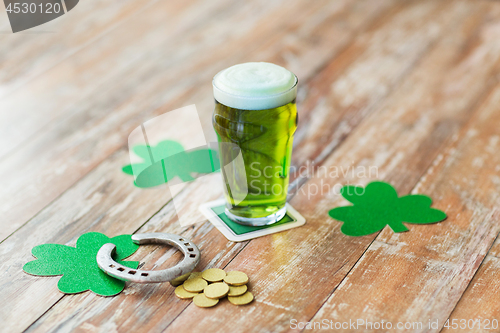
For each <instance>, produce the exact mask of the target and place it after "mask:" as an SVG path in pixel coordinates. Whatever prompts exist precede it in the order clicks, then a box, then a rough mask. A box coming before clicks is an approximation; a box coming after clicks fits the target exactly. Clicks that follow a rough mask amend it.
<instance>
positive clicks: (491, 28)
mask: <svg viewBox="0 0 500 333" xmlns="http://www.w3.org/2000/svg"><path fill="white" fill-rule="evenodd" d="M1 10H2V13H1V15H0V18H1V19H0V25H1V29H0V30H2V34H0V40H1V42H0V82H1V85H0V140H1V141H0V142H1V144H0V174H2V176H3V179H2V186H0V212H1V215H0V216H1V222H0V223H1V228H0V241H1V243H0V267H1V268H0V274H1V275H0V276H1V278H0V299H1V300H2V301H1V302H0V323H1V324H0V331H2V332H18V331H23V330H27V331H29V332H32V331H36V332H47V331H57V332H68V331H73V330H74V331H82V332H83V331H84V332H131V331H138V332H160V331H166V332H237V331H238V332H280V331H289V330H293V331H301V330H302V329H301V328H303V329H305V327H304V326H303V325H304V324H305V323H306V322H312V323H313V324H314V323H316V325H319V323H322V324H324V323H325V322H324V321H323V320H326V322H327V323H328V325H333V327H334V328H335V325H337V327H339V326H338V325H339V324H338V323H340V324H341V325H344V328H343V329H341V330H342V331H346V332H347V331H356V330H355V329H354V328H353V327H352V326H349V327H347V326H346V324H345V323H349V321H351V322H352V321H357V320H364V321H365V322H371V323H372V325H373V327H372V328H371V329H370V327H369V326H368V327H365V326H359V327H358V330H357V331H378V332H385V331H388V329H387V322H390V323H391V325H392V328H393V330H392V331H409V332H437V331H441V330H442V331H444V332H448V331H450V332H455V331H461V332H480V331H481V332H482V331H484V332H492V331H500V329H499V328H497V329H492V328H494V327H495V324H494V323H495V321H494V319H495V320H499V319H500V278H499V275H500V259H499V255H500V241H496V238H497V235H498V233H499V232H500V223H499V222H500V221H499V219H500V212H499V210H498V207H499V204H500V197H499V193H500V132H499V131H500V130H499V129H500V107H499V105H500V83H499V80H498V78H499V75H500V2H498V1H487V0H479V1H472V0H470V1H466V0H464V1H458V0H457V1H430V0H425V1H416V0H415V1H402V0H401V1H398V0H378V1H373V0H335V1H333V0H315V1H305V0H288V1H283V0H273V1H269V0H256V1H240V2H234V1H229V0H218V1H202V0H192V1H186V0H169V1H155V0H148V1H144V0H121V1H104V0H86V1H81V2H80V3H79V4H78V6H77V7H76V8H75V9H73V10H72V11H71V12H70V13H69V14H67V15H64V16H62V17H60V18H58V19H56V20H54V21H52V22H50V23H47V24H45V25H43V26H40V27H37V28H34V29H31V30H29V31H27V32H20V33H17V34H12V33H10V32H9V29H10V28H9V25H8V21H7V18H6V15H5V12H3V10H4V8H3V6H2V9H1ZM246 61H269V62H274V63H277V64H280V65H283V66H285V67H287V68H289V69H290V70H292V71H293V72H295V73H296V74H297V76H298V77H299V79H300V84H299V96H298V99H297V103H298V109H299V114H300V116H299V118H300V119H299V127H298V130H297V132H296V136H295V148H294V152H293V167H294V168H300V166H304V165H312V163H314V165H315V166H316V167H319V166H325V167H328V168H331V167H338V168H344V170H346V169H349V168H356V167H358V166H364V167H369V166H372V167H376V170H377V172H376V174H370V175H368V176H367V177H359V176H358V175H357V174H354V175H353V174H351V173H346V174H345V175H344V174H340V175H338V177H327V176H320V175H318V174H310V175H309V177H294V179H292V185H291V192H292V193H291V195H290V203H291V204H292V205H293V206H294V207H295V208H296V209H297V210H298V211H299V212H300V213H301V214H302V215H303V216H304V217H305V218H306V219H307V223H306V224H305V226H303V227H300V228H298V229H293V230H290V231H287V232H283V233H279V234H275V235H272V236H267V237H262V238H258V239H254V240H252V241H247V242H241V243H233V242H229V241H227V240H226V239H225V238H224V237H223V236H222V235H221V234H220V233H219V232H218V231H217V230H216V229H214V228H213V227H212V225H211V224H209V223H208V222H203V223H198V224H194V225H191V226H187V227H182V226H181V225H180V224H179V223H178V222H177V219H176V216H175V214H174V213H173V205H172V201H171V197H169V195H168V193H166V192H165V190H164V189H156V188H154V189H148V190H144V189H140V188H137V187H134V186H133V183H132V180H131V178H130V177H129V176H127V175H125V174H124V173H122V172H121V167H122V166H124V165H125V164H127V163H128V162H129V155H128V145H127V137H128V135H129V134H130V132H131V131H132V130H133V129H134V128H135V127H137V126H138V125H139V124H140V123H141V122H144V121H146V120H148V119H152V118H154V117H155V116H158V115H161V114H163V113H165V112H167V111H170V110H174V109H177V108H179V107H182V106H185V105H189V104H196V106H197V108H198V111H199V112H200V115H201V116H202V122H203V124H204V125H206V126H209V124H210V116H211V113H212V110H213V99H212V92H211V79H212V77H213V75H214V74H215V73H217V72H218V71H219V70H221V69H223V68H225V67H228V66H230V65H233V64H235V63H241V62H246ZM374 179H381V180H384V181H387V182H390V183H391V184H393V185H394V186H395V187H396V189H397V190H398V192H399V193H400V194H401V195H402V194H408V193H422V194H426V195H429V196H431V197H432V198H433V199H434V207H436V208H439V209H442V210H444V211H446V212H447V214H448V219H447V220H446V221H445V222H442V223H438V224H434V225H408V227H409V228H410V231H409V232H405V233H394V232H392V231H391V230H390V229H389V228H388V227H386V228H385V229H384V230H383V231H382V232H380V233H376V234H373V235H369V236H364V237H349V236H345V235H343V234H342V233H341V232H340V227H341V225H342V224H341V223H340V222H338V221H335V220H333V219H331V218H329V217H328V211H329V210H330V209H332V208H334V207H337V206H340V205H345V204H347V202H346V201H345V200H344V199H342V198H341V197H340V196H339V195H337V194H334V193H321V191H319V192H318V191H317V192H318V193H316V194H314V193H313V191H312V190H311V189H312V188H313V187H314V186H316V187H317V188H318V186H322V185H325V184H328V185H329V186H332V187H333V186H335V185H339V184H340V185H342V184H347V183H351V184H352V183H356V184H362V185H364V184H366V183H368V182H369V181H371V180H374ZM183 195H185V196H186V198H187V199H186V200H187V201H186V202H187V204H191V205H192V206H193V209H196V207H197V205H199V204H201V203H203V202H205V201H208V200H209V199H212V198H211V197H210V196H211V193H210V192H209V193H201V189H200V188H199V187H197V186H190V185H188V186H186V188H185V189H184V190H183ZM89 231H98V232H102V233H105V234H107V235H108V236H115V235H118V234H123V233H141V232H173V233H178V234H182V235H185V236H186V237H189V238H191V239H192V240H194V242H196V243H197V244H198V245H199V247H200V250H201V252H202V260H201V262H200V264H199V266H198V268H199V269H200V270H202V269H205V268H209V267H219V268H225V269H228V270H242V271H245V272H246V273H247V274H248V275H249V277H250V280H251V285H250V288H251V290H252V291H253V293H254V295H255V301H254V302H253V303H252V304H251V305H248V306H246V307H235V306H233V305H231V304H229V303H228V302H227V301H226V302H222V303H221V304H219V305H218V306H217V307H215V308H212V309H200V308H197V307H196V306H194V304H192V303H191V302H189V301H184V300H179V299H177V298H176V297H175V295H174V293H173V291H174V289H173V288H172V287H171V286H170V285H169V284H168V283H165V284H159V285H139V284H129V285H128V286H127V288H126V289H125V291H124V292H123V293H121V294H120V295H118V296H116V297H101V296H97V295H95V294H93V293H92V292H85V293H82V294H77V295H64V294H62V293H60V292H59V291H58V290H57V286H56V285H57V280H58V278H56V277H33V276H30V275H27V274H25V273H23V272H22V266H23V265H24V264H25V263H26V262H28V261H29V260H32V259H33V258H32V256H31V254H30V249H31V248H32V247H33V246H35V245H38V244H43V243H59V244H68V245H74V244H75V241H76V239H77V238H78V236H80V235H81V234H82V233H85V232H89ZM172 253H173V251H172V250H165V249H163V248H156V247H153V246H141V247H140V249H139V251H137V252H136V254H134V255H133V257H131V259H137V260H141V261H143V262H145V263H146V265H145V268H148V267H149V268H156V269H159V268H161V267H166V266H168V265H169V264H171V262H172V261H175V260H178V259H179V256H178V255H173V256H171V255H172ZM447 319H450V321H449V326H450V328H446V327H444V325H445V324H446V320H447ZM470 319H472V320H480V321H481V328H479V324H478V322H476V324H475V325H474V328H473V329H471V328H470V327H471V323H472V321H471V322H469V320H470ZM464 320H466V321H467V325H469V328H466V329H460V327H463V322H464ZM382 321H383V322H384V323H386V325H385V326H384V327H385V328H382V326H379V328H378V329H377V328H376V327H377V323H378V324H379V325H381V323H382ZM488 321H489V328H490V329H489V330H487V329H485V325H487V323H488ZM429 322H430V323H431V324H432V325H431V327H430V328H429ZM397 323H402V324H403V325H406V328H405V327H404V326H399V329H397V326H396V325H397ZM415 323H416V324H415ZM418 323H422V326H420V327H419V324H418ZM434 323H435V324H434ZM497 323H498V322H497ZM453 324H457V326H458V329H453V326H454V325H453ZM316 328H318V326H316ZM306 331H307V330H306Z"/></svg>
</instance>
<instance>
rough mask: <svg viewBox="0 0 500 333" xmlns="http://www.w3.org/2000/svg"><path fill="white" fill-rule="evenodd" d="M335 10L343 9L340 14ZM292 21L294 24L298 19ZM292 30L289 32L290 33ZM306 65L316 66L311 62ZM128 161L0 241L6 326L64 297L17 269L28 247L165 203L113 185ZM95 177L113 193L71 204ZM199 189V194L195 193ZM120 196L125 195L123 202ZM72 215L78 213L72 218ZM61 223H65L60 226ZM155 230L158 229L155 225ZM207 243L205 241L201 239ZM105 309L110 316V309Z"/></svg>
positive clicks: (127, 221) (67, 238)
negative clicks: (5, 279)
mask: <svg viewBox="0 0 500 333" xmlns="http://www.w3.org/2000/svg"><path fill="white" fill-rule="evenodd" d="M390 3H391V2H387V3H386V5H389V4H390ZM379 6H380V3H379ZM308 7H309V8H311V9H313V10H312V11H311V13H314V12H315V11H317V10H318V9H319V8H320V7H321V6H318V7H311V6H308ZM378 8H380V9H381V10H382V9H383V7H378ZM321 9H322V10H324V9H325V7H324V6H322V7H321ZM331 9H332V13H331V15H341V14H342V10H344V9H343V8H340V9H337V10H336V9H335V8H331ZM338 10H341V11H340V12H338ZM303 12H304V13H305V14H309V13H310V12H308V11H303ZM361 13H362V12H358V11H356V12H355V14H354V15H356V16H359V15H360V14H361ZM368 13H369V14H370V16H369V17H376V16H377V15H378V14H379V13H380V12H377V11H371V12H368ZM372 15H373V16H372ZM285 18H286V17H285ZM296 18H297V19H303V20H306V19H307V16H297V17H296ZM328 18H329V16H326V17H325V19H328ZM347 18H348V19H351V20H352V21H354V23H356V24H361V26H363V24H366V17H365V19H364V20H362V19H361V18H359V19H356V20H354V19H353V17H350V16H347ZM287 21H289V20H287ZM294 22H295V23H296V22H297V21H294ZM294 22H292V23H294ZM299 22H300V21H299ZM318 23H321V22H318ZM275 24H280V22H279V21H278V22H275ZM261 26H264V27H266V29H269V28H274V27H273V26H270V27H269V26H266V25H261ZM328 28H329V26H325V27H324V28H323V29H322V30H321V32H320V31H317V33H318V36H324V38H325V39H324V42H325V43H326V42H328V41H329V40H328V39H327V37H328V34H329V33H330V31H331V30H329V29H328ZM357 28H359V26H354V27H352V29H353V30H354V31H355V29H357ZM266 29H264V30H263V31H262V33H263V34H265V33H267V30H266ZM284 33H285V32H284ZM290 33H292V34H293V31H292V32H290ZM285 34H286V33H285ZM342 45H343V44H336V47H338V48H340V47H342ZM328 46H329V45H328ZM316 47H317V49H318V50H321V49H322V48H324V50H327V49H328V52H334V51H335V48H334V49H330V47H325V45H323V47H322V46H320V45H317V46H316ZM261 51H262V52H264V51H266V52H269V51H268V49H267V47H265V48H263V50H261ZM323 52H325V53H326V54H327V53H328V52H326V51H323ZM247 56H248V55H247ZM297 59H298V58H297ZM303 61H307V62H311V59H303ZM318 66H320V64H318ZM310 68H314V67H313V66H310ZM304 74H307V73H304ZM172 103H173V104H175V101H173V102H172ZM209 103H210V104H212V103H213V102H212V101H211V100H210V102H209ZM126 160H127V152H125V151H121V152H119V153H118V154H117V155H116V156H114V157H113V160H112V161H109V162H108V161H106V162H105V163H104V164H103V165H100V166H99V167H98V168H97V169H95V170H93V171H92V173H91V174H89V175H87V176H86V177H85V178H84V179H83V180H82V181H80V182H79V183H78V184H77V185H75V186H74V187H73V188H72V189H71V190H69V191H68V192H66V193H65V194H64V195H62V196H61V197H60V198H58V199H57V201H56V202H54V203H53V204H51V206H50V207H53V208H49V207H47V208H46V209H45V210H43V211H42V212H41V213H39V214H38V215H37V216H36V217H35V218H33V219H32V220H30V221H29V223H28V224H27V225H25V226H24V227H23V228H22V229H20V230H19V231H18V232H16V233H15V234H13V235H12V236H11V237H10V238H8V239H7V240H5V241H4V242H3V243H2V244H1V245H0V249H2V250H0V251H1V252H0V253H1V257H2V258H3V259H5V261H4V262H3V265H2V267H1V270H3V271H5V272H6V275H7V276H9V277H11V276H14V275H16V276H17V275H20V276H19V280H17V281H11V280H10V279H11V278H9V281H8V282H6V283H5V284H3V285H2V288H0V292H1V293H2V298H4V297H5V298H11V299H15V301H14V302H15V303H16V305H15V306H12V305H13V304H11V305H10V306H9V309H2V311H0V313H2V314H5V317H6V318H9V320H8V323H9V325H10V326H8V327H9V329H12V330H16V329H20V328H24V327H27V326H28V325H29V323H30V321H33V320H34V319H35V318H37V316H39V315H41V314H42V313H43V312H44V311H46V309H47V308H48V307H50V305H51V304H53V303H55V302H56V301H57V300H59V299H60V298H61V297H62V295H61V294H59V293H58V292H57V291H56V289H55V281H54V280H55V279H44V278H41V279H38V278H33V277H29V276H26V275H24V274H22V273H21V271H20V269H21V267H22V264H23V263H24V262H26V261H27V260H30V255H29V249H30V248H31V247H32V246H34V245H36V244H39V243H44V242H57V243H66V242H71V241H72V240H73V241H74V237H76V235H79V234H81V233H82V232H85V231H90V230H95V231H101V232H106V233H107V234H109V235H112V234H113V233H114V232H115V231H114V230H115V229H113V228H110V229H108V228H109V221H108V219H112V220H114V221H119V220H121V219H123V224H120V226H115V227H116V228H118V227H119V232H118V231H116V232H118V233H123V232H133V231H135V230H136V229H137V227H138V226H139V225H140V223H143V222H144V219H145V218H147V217H148V216H151V215H152V212H154V211H156V210H158V209H159V207H161V205H163V204H164V203H165V202H166V200H167V197H161V196H159V194H158V193H153V194H151V195H149V192H148V191H146V192H148V195H145V196H143V197H140V196H135V194H134V193H135V189H134V191H130V189H127V188H126V187H123V184H121V185H119V186H116V185H117V184H118V183H123V182H129V183H130V179H129V178H127V176H125V175H121V174H120V171H119V168H120V166H121V165H123V164H125V163H126V162H125V161H126ZM111 164H112V165H114V167H111ZM108 173H112V174H113V175H111V176H108ZM115 177H116V178H115ZM95 180H101V181H104V182H105V183H106V188H108V189H109V191H110V192H111V193H107V198H106V200H105V201H101V200H100V198H95V199H94V201H92V202H90V201H88V200H84V202H82V203H81V204H78V205H73V201H75V200H80V198H81V197H83V198H85V197H86V195H85V193H93V192H99V191H100V190H99V188H98V187H97V188H94V187H92V186H91V182H92V181H95ZM97 185H99V184H97ZM116 187H119V188H120V190H119V191H118V190H114V189H115V188H116ZM214 188H215V186H214ZM195 193H198V192H195ZM199 193H202V192H201V191H199ZM123 198H126V200H125V199H123ZM204 200H207V199H206V198H200V199H198V200H197V201H196V202H203V201H204ZM122 201H123V202H124V204H123V205H119V206H118V207H115V204H114V203H115V202H122ZM131 201H134V205H135V207H138V208H140V209H141V211H140V212H138V214H141V216H143V219H140V218H138V217H137V216H138V215H135V214H133V216H128V215H127V214H129V213H128V210H129V209H134V208H133V207H128V206H127V204H128V203H129V202H131ZM97 206H99V207H97ZM62 207H65V208H64V212H62V211H61V212H60V215H59V214H58V213H57V211H58V210H62ZM110 209H112V211H113V214H112V216H108V215H107V214H105V212H107V211H108V210H110ZM75 215H76V217H74V216H75ZM129 215H130V214H129ZM160 215H161V214H160ZM134 216H135V217H134ZM134 218H137V221H134ZM160 221H161V223H166V222H167V221H168V222H169V223H174V222H175V221H170V220H167V221H164V220H162V219H160ZM61 223H64V224H62V225H61ZM101 223H103V227H102V228H101ZM66 224H69V225H70V227H68V226H66ZM148 225H149V224H148ZM204 228H205V229H206V227H203V228H201V229H200V230H201V231H198V232H200V233H201V235H202V236H203V235H205V234H204V233H203V230H205V229H204ZM157 230H161V229H160V228H158V229H157ZM169 230H170V229H169ZM197 230H198V229H197ZM210 230H211V229H210ZM179 232H180V231H179ZM210 232H211V233H212V234H213V236H215V237H218V239H219V240H220V237H222V236H221V235H219V233H218V232H217V231H210ZM54 234H55V235H54ZM200 237H201V236H200ZM205 242H207V241H206V240H205ZM199 243H202V244H203V242H202V239H200V240H199ZM209 243H210V242H209ZM219 243H220V242H219V241H217V243H214V245H212V246H214V247H215V248H214V250H213V251H214V252H213V256H212V257H213V259H211V261H210V262H209V263H208V264H209V265H212V264H213V261H215V260H216V259H220V257H219V256H217V253H218V252H221V250H220V248H219V247H218V246H222V247H223V248H224V249H228V251H229V252H228V253H227V256H228V258H231V257H232V253H231V249H232V246H233V245H232V244H229V245H228V244H227V243H226V242H222V243H220V244H219ZM217 244H219V245H217ZM14 246H15V247H14ZM222 256H223V255H222ZM210 257H211V256H208V258H210ZM45 293H47V295H44V294H45ZM75 297H80V295H76V296H72V297H70V298H71V299H74V298H75ZM33 299H37V300H39V301H37V302H35V303H34V302H32V300H33ZM151 302H153V303H154V304H156V305H157V302H158V300H155V299H153V300H151ZM75 304H78V303H75ZM99 304H101V303H99ZM12 308H15V309H16V311H15V313H14V312H13V310H12ZM20 309H22V310H20ZM65 313H66V312H65ZM106 313H108V314H109V315H111V313H110V312H106ZM15 318H18V320H16V319H15Z"/></svg>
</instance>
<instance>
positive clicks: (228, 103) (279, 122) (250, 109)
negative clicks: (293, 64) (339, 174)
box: [212, 62, 298, 226]
mask: <svg viewBox="0 0 500 333" xmlns="http://www.w3.org/2000/svg"><path fill="white" fill-rule="evenodd" d="M212 83H213V89H214V97H215V110H214V114H213V126H214V129H215V132H216V133H217V139H218V143H219V158H220V162H221V172H222V177H223V180H224V192H225V197H226V215H227V216H228V217H229V218H230V219H231V220H233V221H235V222H237V223H240V224H245V225H252V226H262V225H268V224H272V223H275V222H278V221H279V220H281V219H282V218H283V217H284V216H285V214H286V207H285V204H286V197H287V193H288V178H289V168H290V159H291V155H292V144H293V134H294V132H295V130H296V128H297V108H296V105H295V98H296V96H297V83H298V80H297V77H296V76H295V75H294V74H293V73H292V72H290V71H289V70H287V69H285V68H283V67H281V66H278V65H274V64H271V63H265V62H250V63H244V64H239V65H235V66H232V67H229V68H227V69H225V70H223V71H221V72H219V73H218V74H217V75H215V77H214V79H213V82H212ZM237 155H239V156H242V158H243V163H241V164H240V165H239V166H236V167H231V168H227V167H225V166H228V165H230V164H231V163H232V161H234V160H235V158H236V156H237Z"/></svg>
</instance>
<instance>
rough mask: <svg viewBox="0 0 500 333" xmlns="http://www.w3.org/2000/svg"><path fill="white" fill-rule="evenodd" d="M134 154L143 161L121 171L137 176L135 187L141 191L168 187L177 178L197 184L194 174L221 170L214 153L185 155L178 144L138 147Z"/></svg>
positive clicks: (191, 152) (203, 150) (201, 151)
mask: <svg viewBox="0 0 500 333" xmlns="http://www.w3.org/2000/svg"><path fill="white" fill-rule="evenodd" d="M132 150H133V151H134V153H135V154H137V155H138V156H139V157H141V158H142V159H143V160H144V161H143V162H142V163H136V164H129V165H126V166H124V167H123V168H122V170H123V172H125V173H126V174H128V175H136V176H137V177H136V179H135V182H134V184H135V185H136V186H137V187H141V188H147V187H153V186H158V185H161V184H165V183H167V182H168V181H169V180H171V179H173V178H174V177H176V176H177V177H179V178H180V179H181V180H182V181H184V182H187V181H191V180H194V177H193V176H192V174H193V173H197V174H206V173H212V172H215V171H217V170H219V169H220V163H219V158H218V157H217V152H216V151H215V150H213V149H195V150H191V151H185V150H184V148H183V147H182V145H181V144H180V143H178V142H176V141H171V140H165V141H161V142H160V143H158V144H157V145H156V146H145V145H138V146H135V147H133V148H132Z"/></svg>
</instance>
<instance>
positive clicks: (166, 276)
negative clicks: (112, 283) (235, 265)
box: [97, 233, 200, 283]
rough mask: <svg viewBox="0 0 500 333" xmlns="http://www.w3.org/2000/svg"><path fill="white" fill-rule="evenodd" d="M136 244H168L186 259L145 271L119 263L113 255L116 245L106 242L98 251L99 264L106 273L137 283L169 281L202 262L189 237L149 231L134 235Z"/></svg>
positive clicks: (196, 248) (133, 239)
mask: <svg viewBox="0 0 500 333" xmlns="http://www.w3.org/2000/svg"><path fill="white" fill-rule="evenodd" d="M132 241H133V242H134V243H135V244H139V245H142V244H168V245H171V246H174V247H176V248H177V249H179V250H180V251H181V252H182V253H183V254H184V259H183V260H182V261H181V262H179V263H178V264H177V265H175V266H174V267H171V268H167V269H164V270H160V271H145V270H140V269H132V268H129V267H126V266H123V265H121V264H119V263H117V262H116V261H115V260H114V259H113V258H112V255H113V254H114V252H115V251H116V245H115V244H112V243H107V244H104V245H103V246H102V247H101V248H100V249H99V252H97V265H98V266H99V268H100V269H102V270H103V271H104V272H105V273H106V274H108V275H110V276H112V277H114V278H117V279H119V280H123V281H132V282H137V283H159V282H168V281H171V280H173V279H175V278H176V277H179V276H181V275H184V274H186V273H189V272H191V271H193V269H194V268H195V267H196V265H198V263H199V262H200V250H199V249H198V247H197V246H196V245H195V244H194V243H193V242H191V241H190V240H189V239H187V238H185V237H182V236H179V235H174V234H166V233H148V234H137V235H132Z"/></svg>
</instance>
